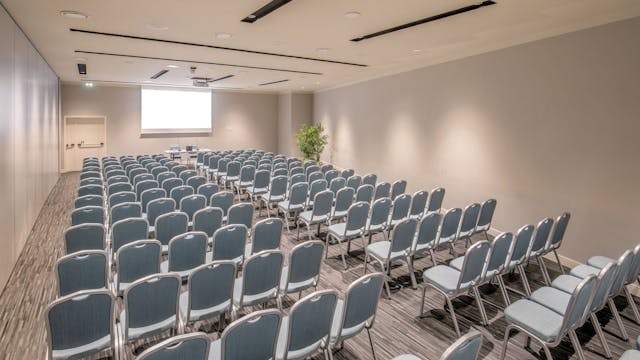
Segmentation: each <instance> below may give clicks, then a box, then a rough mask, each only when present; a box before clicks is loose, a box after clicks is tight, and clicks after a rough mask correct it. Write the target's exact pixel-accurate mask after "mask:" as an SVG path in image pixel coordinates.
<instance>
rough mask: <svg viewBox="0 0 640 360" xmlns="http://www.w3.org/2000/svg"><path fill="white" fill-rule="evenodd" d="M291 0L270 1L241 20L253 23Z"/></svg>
mask: <svg viewBox="0 0 640 360" xmlns="http://www.w3.org/2000/svg"><path fill="white" fill-rule="evenodd" d="M289 2H291V0H273V1H271V2H269V3H268V4H266V5H265V6H263V7H261V8H260V9H258V10H256V11H254V12H252V13H251V15H249V16H247V17H246V18H244V19H242V20H241V21H242V22H246V23H250V24H253V23H254V22H256V21H257V20H260V19H262V18H263V17H265V16H267V15H269V14H271V13H272V12H274V11H276V10H278V9H279V8H280V7H281V6H283V5H285V4H287V3H289Z"/></svg>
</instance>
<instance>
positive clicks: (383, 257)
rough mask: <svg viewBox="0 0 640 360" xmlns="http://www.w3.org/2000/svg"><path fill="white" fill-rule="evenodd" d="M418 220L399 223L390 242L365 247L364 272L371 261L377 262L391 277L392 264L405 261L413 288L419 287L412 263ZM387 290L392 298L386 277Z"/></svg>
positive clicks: (406, 220)
mask: <svg viewBox="0 0 640 360" xmlns="http://www.w3.org/2000/svg"><path fill="white" fill-rule="evenodd" d="M417 226H418V220H416V219H405V220H403V221H402V222H399V223H398V224H397V225H396V227H395V228H394V229H393V233H392V234H391V238H390V240H385V241H377V242H374V243H373V244H370V245H367V247H365V255H364V272H365V274H366V273H367V269H368V264H369V262H370V261H375V262H377V263H378V265H379V266H380V269H381V271H382V273H384V274H387V276H390V275H391V264H392V263H393V262H395V261H400V260H404V261H405V262H406V263H407V267H408V268H409V277H410V278H411V286H412V287H413V288H414V289H415V288H416V287H417V283H416V279H415V274H414V271H413V262H412V261H411V250H412V247H413V239H414V237H415V234H416V228H417ZM384 283H385V289H386V290H387V297H388V298H389V299H390V298H391V290H390V289H389V281H388V279H387V278H386V277H385V281H384Z"/></svg>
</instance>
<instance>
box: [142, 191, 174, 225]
mask: <svg viewBox="0 0 640 360" xmlns="http://www.w3.org/2000/svg"><path fill="white" fill-rule="evenodd" d="M175 210H176V202H175V201H174V200H173V199H171V198H160V199H155V200H151V201H149V203H148V204H147V221H148V222H149V224H150V225H151V226H155V225H156V220H157V219H158V217H159V216H160V215H163V214H167V213H170V212H174V211H175Z"/></svg>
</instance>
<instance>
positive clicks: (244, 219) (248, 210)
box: [227, 203, 253, 229]
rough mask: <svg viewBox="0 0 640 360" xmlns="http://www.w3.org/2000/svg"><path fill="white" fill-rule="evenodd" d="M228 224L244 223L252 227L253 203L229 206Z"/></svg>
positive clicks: (248, 227) (249, 227)
mask: <svg viewBox="0 0 640 360" xmlns="http://www.w3.org/2000/svg"><path fill="white" fill-rule="evenodd" d="M227 224H242V225H244V226H246V227H247V229H251V228H252V226H253V205H252V204H249V203H242V204H235V205H233V206H231V207H230V208H229V214H228V215H227Z"/></svg>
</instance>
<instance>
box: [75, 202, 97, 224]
mask: <svg viewBox="0 0 640 360" xmlns="http://www.w3.org/2000/svg"><path fill="white" fill-rule="evenodd" d="M104 218H105V215H104V208H103V207H101V206H83V207H81V208H78V209H75V210H73V211H72V212H71V225H72V226H73V225H80V224H104V220H105V219H104Z"/></svg>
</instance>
